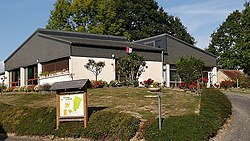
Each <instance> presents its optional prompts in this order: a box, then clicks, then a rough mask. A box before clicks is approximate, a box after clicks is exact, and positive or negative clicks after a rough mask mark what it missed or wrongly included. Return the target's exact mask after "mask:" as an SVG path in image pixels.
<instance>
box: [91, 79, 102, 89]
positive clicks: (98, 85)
mask: <svg viewBox="0 0 250 141" xmlns="http://www.w3.org/2000/svg"><path fill="white" fill-rule="evenodd" d="M91 85H92V88H103V87H104V83H103V81H102V80H99V81H96V80H91Z"/></svg>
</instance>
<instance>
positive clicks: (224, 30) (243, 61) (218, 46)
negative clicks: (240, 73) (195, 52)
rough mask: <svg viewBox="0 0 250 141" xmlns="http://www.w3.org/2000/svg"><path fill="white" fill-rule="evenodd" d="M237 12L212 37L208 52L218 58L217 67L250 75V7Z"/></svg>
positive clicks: (247, 3) (229, 16) (247, 4)
mask: <svg viewBox="0 0 250 141" xmlns="http://www.w3.org/2000/svg"><path fill="white" fill-rule="evenodd" d="M244 6H245V8H244V9H243V10H242V11H239V10H236V11H234V12H232V13H231V14H229V15H228V17H227V18H226V20H225V21H224V22H223V23H222V24H221V25H220V27H219V28H218V29H217V30H216V31H214V32H213V33H212V35H211V41H210V43H209V46H208V48H207V49H206V51H208V52H210V53H213V54H215V55H216V56H218V59H217V63H218V64H217V65H218V67H219V68H223V69H238V68H239V67H240V69H244V72H245V73H247V74H250V69H249V65H250V62H249V60H250V43H249V41H250V6H249V2H246V3H245V5H244Z"/></svg>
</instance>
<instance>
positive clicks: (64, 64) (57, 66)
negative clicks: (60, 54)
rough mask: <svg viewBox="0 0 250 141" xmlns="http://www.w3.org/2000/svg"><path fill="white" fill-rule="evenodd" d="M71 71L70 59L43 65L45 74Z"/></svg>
mask: <svg viewBox="0 0 250 141" xmlns="http://www.w3.org/2000/svg"><path fill="white" fill-rule="evenodd" d="M68 69H69V59H64V60H58V61H53V62H49V63H44V64H43V72H57V71H62V70H68Z"/></svg>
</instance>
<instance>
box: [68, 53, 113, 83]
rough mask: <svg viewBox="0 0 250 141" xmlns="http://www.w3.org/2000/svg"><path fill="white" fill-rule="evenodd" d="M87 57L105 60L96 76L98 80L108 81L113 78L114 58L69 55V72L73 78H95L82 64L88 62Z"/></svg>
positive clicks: (97, 60)
mask: <svg viewBox="0 0 250 141" xmlns="http://www.w3.org/2000/svg"><path fill="white" fill-rule="evenodd" d="M89 59H93V60H95V61H96V62H99V61H103V62H105V66H104V68H103V69H102V72H101V73H100V74H99V75H98V76H97V79H98V80H105V81H107V82H110V81H111V80H115V60H114V59H107V58H89V57H74V56H71V59H70V64H71V65H70V68H69V69H70V72H71V73H72V75H73V79H74V80H77V79H89V80H95V75H94V74H93V73H92V72H91V71H89V70H87V69H86V68H85V67H84V65H86V64H87V63H88V60H89Z"/></svg>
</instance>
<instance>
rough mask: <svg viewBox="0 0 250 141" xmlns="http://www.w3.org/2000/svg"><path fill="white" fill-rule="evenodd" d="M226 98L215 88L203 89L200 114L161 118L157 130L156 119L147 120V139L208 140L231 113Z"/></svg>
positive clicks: (144, 133)
mask: <svg viewBox="0 0 250 141" xmlns="http://www.w3.org/2000/svg"><path fill="white" fill-rule="evenodd" d="M231 109H232V106H231V103H230V101H229V100H228V98H227V97H226V96H225V95H224V94H223V93H221V92H220V91H218V90H216V89H204V90H203V91H202V96H201V108H200V114H199V115H196V114H190V115H184V116H176V117H169V118H167V119H164V120H163V123H162V130H161V131H159V130H158V120H157V119H155V120H153V121H151V122H149V123H148V124H147V125H146V126H145V128H144V132H143V136H144V137H145V139H147V140H149V141H155V140H157V141H163V140H178V141H186V140H192V141H201V140H209V138H211V137H214V136H215V135H216V134H217V131H218V129H220V128H221V126H222V125H223V124H224V123H225V121H226V119H227V118H228V117H229V116H230V115H231V114H232V110H231Z"/></svg>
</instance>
